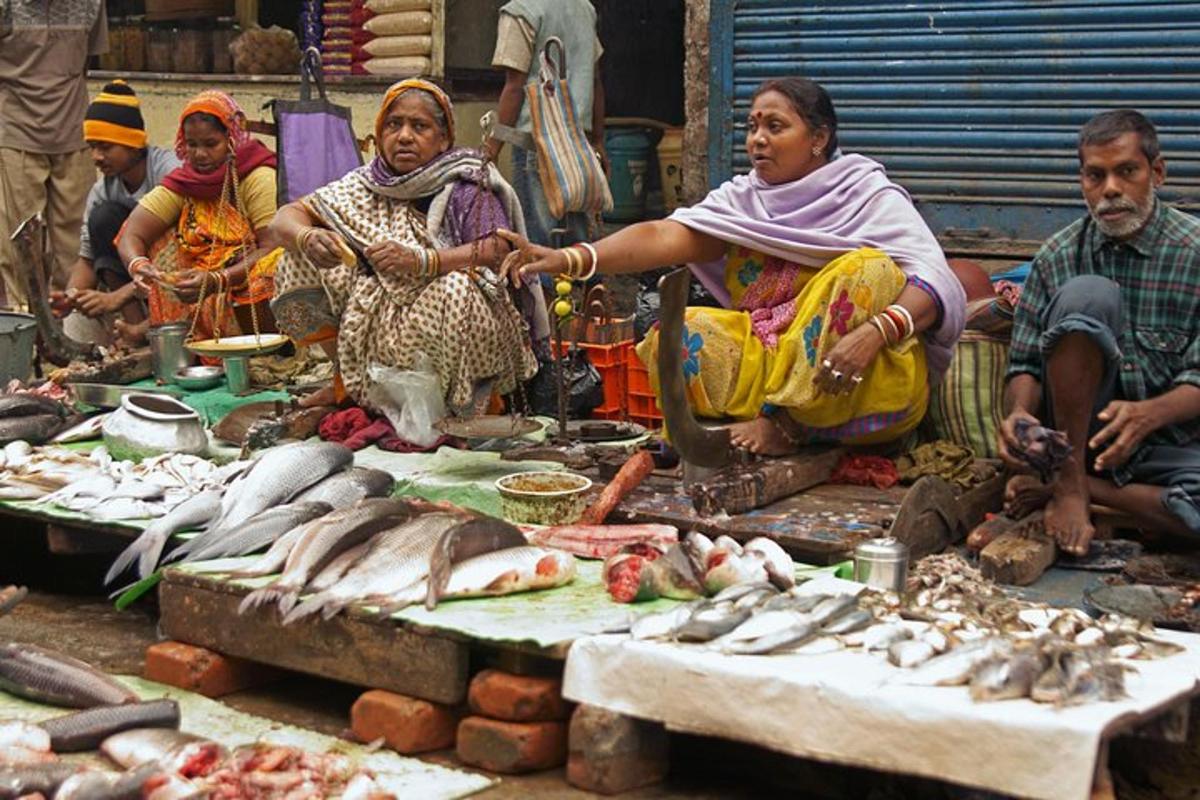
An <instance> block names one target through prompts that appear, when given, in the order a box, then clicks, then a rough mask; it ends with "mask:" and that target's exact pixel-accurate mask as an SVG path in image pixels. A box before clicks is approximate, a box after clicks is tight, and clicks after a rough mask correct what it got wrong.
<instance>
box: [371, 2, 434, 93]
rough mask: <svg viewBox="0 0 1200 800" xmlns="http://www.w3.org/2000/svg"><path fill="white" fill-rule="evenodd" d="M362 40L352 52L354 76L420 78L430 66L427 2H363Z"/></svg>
mask: <svg viewBox="0 0 1200 800" xmlns="http://www.w3.org/2000/svg"><path fill="white" fill-rule="evenodd" d="M363 6H364V8H363V11H364V12H366V13H368V14H370V15H371V17H370V18H367V19H365V20H364V22H363V24H362V28H363V31H364V32H365V33H367V34H370V38H367V37H363V39H362V41H361V42H360V43H358V44H357V45H356V46H355V48H354V50H353V65H352V67H351V71H352V72H353V73H354V74H356V75H396V76H401V75H423V74H428V73H429V72H430V69H431V67H432V65H433V62H432V59H431V55H432V53H433V14H432V11H431V3H430V0H363Z"/></svg>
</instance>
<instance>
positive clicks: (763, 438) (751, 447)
mask: <svg viewBox="0 0 1200 800" xmlns="http://www.w3.org/2000/svg"><path fill="white" fill-rule="evenodd" d="M781 425H782V423H780V422H779V421H778V420H776V419H775V418H774V417H767V416H761V415H760V416H757V417H755V418H754V419H751V420H746V421H745V422H735V423H733V424H732V425H728V426H726V427H727V428H728V429H729V443H730V444H732V445H733V446H734V447H740V448H742V449H743V450H748V451H749V452H751V453H755V454H756V455H760V456H787V455H791V454H792V453H795V452H796V451H797V449H798V446H797V444H796V440H795V439H794V438H792V437H791V436H789V435H788V433H787V432H786V431H784V430H783V428H782V427H781Z"/></svg>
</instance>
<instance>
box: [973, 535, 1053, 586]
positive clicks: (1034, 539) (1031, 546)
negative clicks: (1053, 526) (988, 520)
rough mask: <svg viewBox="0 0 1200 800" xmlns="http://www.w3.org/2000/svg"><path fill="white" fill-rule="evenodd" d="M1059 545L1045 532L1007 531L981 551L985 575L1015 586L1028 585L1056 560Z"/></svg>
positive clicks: (981, 566) (980, 567)
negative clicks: (1027, 533)
mask: <svg viewBox="0 0 1200 800" xmlns="http://www.w3.org/2000/svg"><path fill="white" fill-rule="evenodd" d="M1057 555H1058V548H1057V547H1056V546H1055V544H1054V540H1053V539H1051V538H1049V537H1047V536H1046V535H1045V534H1040V533H1039V534H1033V535H1028V536H1021V535H1020V534H1017V533H1004V534H1001V535H1000V536H998V537H996V538H995V539H994V540H993V541H992V543H991V544H989V545H988V546H987V547H985V548H983V551H982V552H980V554H979V569H980V571H981V572H982V573H983V577H985V578H988V579H990V580H993V581H996V583H1007V584H1011V585H1015V586H1028V585H1029V584H1031V583H1033V582H1034V581H1036V580H1037V579H1038V578H1040V577H1041V576H1042V573H1043V572H1045V571H1046V569H1047V568H1048V567H1049V566H1050V565H1051V564H1053V563H1054V559H1055V558H1056V557H1057Z"/></svg>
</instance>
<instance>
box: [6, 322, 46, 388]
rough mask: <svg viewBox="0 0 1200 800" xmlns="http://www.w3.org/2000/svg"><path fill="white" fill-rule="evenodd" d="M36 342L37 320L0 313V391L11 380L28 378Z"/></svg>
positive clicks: (31, 369)
mask: <svg viewBox="0 0 1200 800" xmlns="http://www.w3.org/2000/svg"><path fill="white" fill-rule="evenodd" d="M36 341H37V320H35V319H34V318H33V316H32V315H31V314H19V313H17V312H14V311H0V390H3V384H6V383H8V382H9V381H11V380H12V379H13V378H19V379H21V380H27V379H28V378H29V373H30V372H32V371H33V345H34V343H35V342H36Z"/></svg>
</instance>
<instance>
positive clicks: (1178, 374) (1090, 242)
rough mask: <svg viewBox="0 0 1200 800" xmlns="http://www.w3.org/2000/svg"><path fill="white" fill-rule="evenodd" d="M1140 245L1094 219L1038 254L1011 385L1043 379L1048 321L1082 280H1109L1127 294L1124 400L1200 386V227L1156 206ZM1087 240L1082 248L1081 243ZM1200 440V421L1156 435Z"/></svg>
mask: <svg viewBox="0 0 1200 800" xmlns="http://www.w3.org/2000/svg"><path fill="white" fill-rule="evenodd" d="M1156 206H1157V207H1156V208H1155V210H1154V213H1153V215H1152V216H1151V217H1150V221H1149V222H1148V223H1147V224H1146V227H1145V228H1144V229H1143V230H1142V232H1141V233H1140V234H1138V236H1137V238H1136V239H1133V240H1131V241H1128V242H1118V241H1115V240H1113V239H1109V238H1108V237H1107V236H1105V235H1104V234H1103V233H1101V232H1100V230H1099V229H1098V228H1097V226H1096V225H1095V224H1094V223H1089V224H1088V225H1087V226H1086V233H1084V230H1085V227H1084V223H1085V222H1087V221H1088V218H1087V217H1084V218H1083V219H1081V220H1079V221H1078V222H1075V223H1073V224H1071V225H1069V226H1068V227H1066V228H1064V229H1063V230H1061V231H1059V232H1058V233H1056V234H1054V236H1052V237H1051V238H1050V239H1049V240H1048V241H1047V242H1046V243H1045V244H1044V245H1043V246H1042V249H1041V250H1039V251H1038V254H1037V256H1036V257H1035V258H1034V260H1033V268H1032V270H1031V271H1030V273H1029V279H1028V280H1027V281H1026V283H1025V289H1024V291H1023V292H1022V294H1021V302H1020V303H1019V304H1018V306H1017V310H1016V316H1015V318H1014V320H1013V332H1012V345H1011V348H1010V349H1009V359H1008V377H1010V378H1011V377H1012V376H1013V375H1017V374H1019V373H1028V374H1030V375H1033V376H1034V377H1036V378H1037V379H1038V380H1041V379H1042V355H1041V348H1040V346H1039V342H1040V339H1041V335H1042V325H1041V316H1042V312H1043V310H1044V309H1045V308H1046V306H1047V304H1048V303H1049V302H1050V298H1051V297H1053V296H1054V293H1055V292H1056V291H1058V289H1059V288H1060V287H1062V285H1063V284H1064V283H1066V282H1067V281H1068V280H1070V279H1071V278H1073V277H1075V276H1076V275H1102V276H1103V277H1105V278H1110V279H1112V280H1114V281H1116V282H1117V283H1118V284H1119V285H1120V287H1121V305H1122V308H1123V309H1124V317H1125V322H1124V329H1123V330H1120V331H1114V332H1113V333H1115V334H1116V336H1117V344H1118V345H1119V346H1120V348H1121V366H1120V376H1119V379H1118V382H1117V390H1118V396H1120V397H1121V398H1122V399H1125V400H1146V399H1148V398H1151V397H1157V396H1159V395H1161V394H1164V393H1166V392H1168V391H1170V390H1171V389H1172V388H1174V387H1175V386H1176V385H1177V384H1181V383H1189V384H1192V385H1194V386H1200V221H1198V220H1196V219H1195V218H1194V217H1192V216H1190V215H1188V214H1185V213H1183V212H1182V211H1177V210H1176V209H1173V208H1168V207H1167V206H1165V205H1163V204H1162V203H1156ZM1081 234H1083V235H1084V237H1085V239H1084V241H1083V242H1082V247H1081V242H1080V235H1081ZM1198 436H1200V419H1195V420H1189V421H1188V422H1185V423H1182V424H1179V425H1171V426H1168V427H1166V428H1161V429H1159V430H1158V431H1155V432H1154V433H1153V434H1151V436H1150V437H1148V438H1147V443H1148V444H1173V445H1181V444H1186V443H1188V442H1191V441H1193V440H1194V439H1196V438H1197V437H1198Z"/></svg>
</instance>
